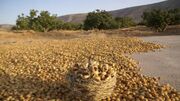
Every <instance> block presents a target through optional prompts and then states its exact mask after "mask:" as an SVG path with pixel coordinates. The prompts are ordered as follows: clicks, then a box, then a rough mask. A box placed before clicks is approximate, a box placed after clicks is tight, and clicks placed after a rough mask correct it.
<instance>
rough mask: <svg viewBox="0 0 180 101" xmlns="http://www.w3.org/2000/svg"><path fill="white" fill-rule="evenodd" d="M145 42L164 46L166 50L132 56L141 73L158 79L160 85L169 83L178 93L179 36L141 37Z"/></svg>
mask: <svg viewBox="0 0 180 101" xmlns="http://www.w3.org/2000/svg"><path fill="white" fill-rule="evenodd" d="M141 38H142V39H144V40H145V41H149V42H155V43H160V44H164V45H166V46H167V48H165V49H162V50H160V51H157V52H148V53H142V54H134V55H133V57H134V58H135V59H136V60H138V61H139V62H140V66H141V67H143V68H142V73H143V74H145V75H148V76H156V77H160V78H161V79H160V82H161V83H169V84H170V85H172V86H173V87H174V88H176V89H177V90H178V91H180V35H173V36H153V37H141Z"/></svg>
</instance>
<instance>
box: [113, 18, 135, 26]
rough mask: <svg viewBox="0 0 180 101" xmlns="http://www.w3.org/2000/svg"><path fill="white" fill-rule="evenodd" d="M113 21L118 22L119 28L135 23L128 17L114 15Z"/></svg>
mask: <svg viewBox="0 0 180 101" xmlns="http://www.w3.org/2000/svg"><path fill="white" fill-rule="evenodd" d="M115 21H116V23H117V24H118V27H119V28H123V27H130V26H134V25H135V22H134V21H133V19H132V18H130V17H116V18H115Z"/></svg>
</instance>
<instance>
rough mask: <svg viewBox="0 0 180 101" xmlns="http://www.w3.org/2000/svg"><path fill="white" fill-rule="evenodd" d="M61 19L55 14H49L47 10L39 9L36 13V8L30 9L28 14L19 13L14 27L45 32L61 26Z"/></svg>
mask: <svg viewBox="0 0 180 101" xmlns="http://www.w3.org/2000/svg"><path fill="white" fill-rule="evenodd" d="M62 23H63V22H62V21H61V20H59V19H58V18H57V16H56V15H51V14H50V13H49V12H48V11H41V12H40V14H38V11H37V10H30V13H29V15H28V16H24V14H22V15H19V16H18V19H17V20H16V27H17V28H16V29H21V30H29V29H31V30H35V31H42V32H47V31H51V30H54V29H61V28H62Z"/></svg>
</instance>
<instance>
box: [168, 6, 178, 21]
mask: <svg viewBox="0 0 180 101" xmlns="http://www.w3.org/2000/svg"><path fill="white" fill-rule="evenodd" d="M168 13H169V17H170V23H169V24H170V25H177V24H180V9H171V10H169V11H168Z"/></svg>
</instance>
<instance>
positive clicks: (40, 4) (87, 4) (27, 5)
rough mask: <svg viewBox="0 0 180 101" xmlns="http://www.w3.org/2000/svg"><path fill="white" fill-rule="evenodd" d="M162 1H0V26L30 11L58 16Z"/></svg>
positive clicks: (10, 22) (12, 21)
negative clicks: (34, 10)
mask: <svg viewBox="0 0 180 101" xmlns="http://www.w3.org/2000/svg"><path fill="white" fill-rule="evenodd" d="M160 1H164V0H0V24H15V21H16V19H17V15H19V14H21V13H24V14H28V13H29V10H30V9H37V10H48V11H49V12H50V13H52V14H57V15H58V16H61V15H66V14H74V13H86V12H90V11H93V10H95V9H103V10H107V11H109V10H117V9H121V8H126V7H132V6H138V5H144V4H151V3H155V2H160Z"/></svg>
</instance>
